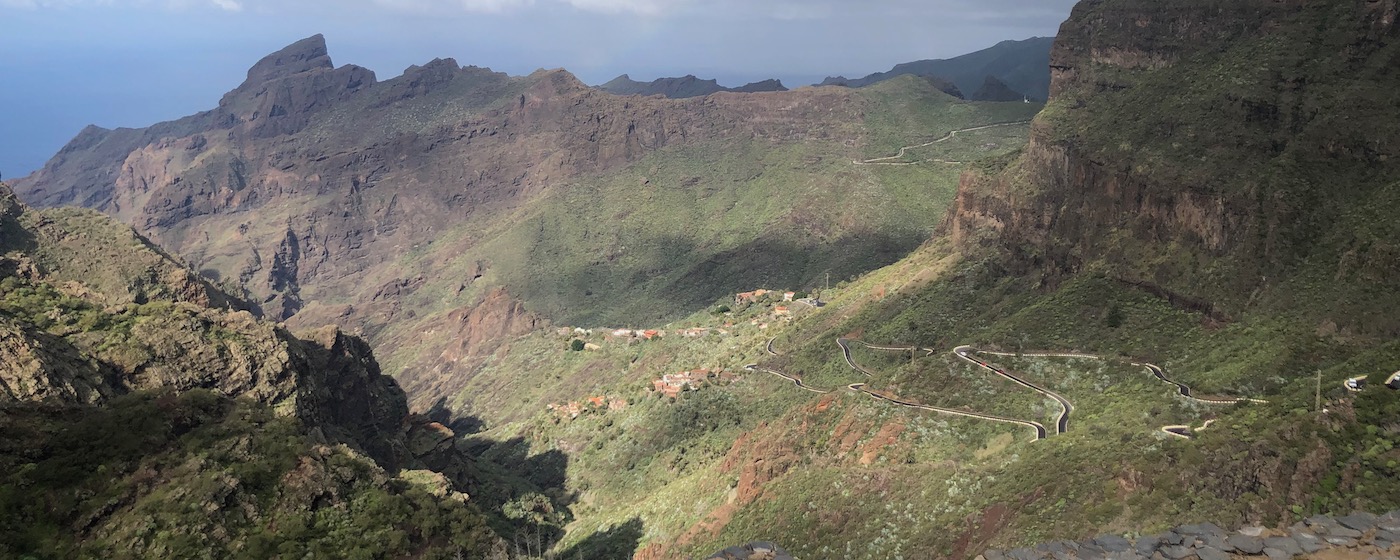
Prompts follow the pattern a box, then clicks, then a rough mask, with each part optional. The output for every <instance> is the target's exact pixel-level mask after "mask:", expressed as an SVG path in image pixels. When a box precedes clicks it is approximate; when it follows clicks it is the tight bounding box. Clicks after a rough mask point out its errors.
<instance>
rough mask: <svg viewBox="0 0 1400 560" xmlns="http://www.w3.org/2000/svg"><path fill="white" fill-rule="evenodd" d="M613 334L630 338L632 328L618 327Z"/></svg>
mask: <svg viewBox="0 0 1400 560" xmlns="http://www.w3.org/2000/svg"><path fill="white" fill-rule="evenodd" d="M612 335H613V336H615V337H617V338H630V337H631V336H632V329H617V330H615V331H613V332H612Z"/></svg>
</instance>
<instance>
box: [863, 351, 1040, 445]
mask: <svg viewBox="0 0 1400 560" xmlns="http://www.w3.org/2000/svg"><path fill="white" fill-rule="evenodd" d="M851 342H852V341H851V340H849V339H846V338H838V339H836V345H837V346H840V347H841V355H842V356H844V357H845V358H846V365H849V366H851V369H854V370H856V371H858V372H860V373H861V374H863V375H865V376H866V377H874V375H873V374H871V373H870V372H869V371H868V370H866V369H865V368H863V367H860V364H857V363H856V361H855V359H854V358H852V357H851V346H850V343H851ZM855 342H856V343H857V344H860V345H863V346H865V347H866V348H870V349H872V350H888V351H895V352H911V351H918V350H926V351H928V353H929V354H928V355H930V356H931V355H933V350H928V349H927V348H917V347H908V346H906V347H903V348H900V347H891V346H873V345H870V344H866V343H864V342H860V341H855ZM846 388H847V389H850V390H852V391H855V392H858V393H865V394H867V395H870V396H871V398H874V399H876V400H882V401H886V402H890V403H894V404H897V405H899V406H903V407H906V408H915V409H918V410H927V411H929V412H937V413H939V414H947V415H951V416H961V417H964V418H975V419H978V420H989V421H992V422H1001V423H1003V424H1015V425H1018V426H1025V427H1028V428H1031V429H1034V430H1035V441H1040V440H1042V439H1045V437H1046V430H1045V426H1044V425H1042V424H1041V423H1040V422H1033V421H1030V420H1020V419H1016V418H1007V417H1005V416H996V415H994V414H983V413H981V412H971V411H966V410H956V409H952V408H942V407H937V406H929V405H926V404H918V403H913V402H909V401H905V400H903V399H901V398H899V397H897V396H890V395H883V394H880V393H876V392H875V391H871V390H869V389H866V388H865V384H864V383H852V384H850V385H847V386H846Z"/></svg>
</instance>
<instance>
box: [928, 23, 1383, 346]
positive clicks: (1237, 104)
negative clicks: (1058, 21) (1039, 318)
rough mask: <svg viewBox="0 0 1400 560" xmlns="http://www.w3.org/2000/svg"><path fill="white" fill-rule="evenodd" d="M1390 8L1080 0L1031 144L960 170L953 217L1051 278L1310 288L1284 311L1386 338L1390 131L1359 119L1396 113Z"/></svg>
mask: <svg viewBox="0 0 1400 560" xmlns="http://www.w3.org/2000/svg"><path fill="white" fill-rule="evenodd" d="M1396 9H1397V8H1396V6H1395V4H1394V3H1393V2H1343V3H1335V2H1292V3H1285V4H1279V3H1272V2H1243V3H1234V4H1230V5H1228V6H1221V5H1217V4H1216V3H1211V2H1193V3H1188V4H1183V5H1179V6H1173V7H1172V8H1170V9H1163V8H1161V7H1160V6H1158V5H1156V4H1146V3H1137V2H1131V1H1116V2H1084V3H1081V4H1080V5H1079V6H1078V7H1076V9H1075V12H1074V17H1072V18H1071V19H1070V21H1069V22H1067V23H1066V24H1065V26H1064V27H1063V29H1062V33H1061V36H1060V39H1059V41H1058V42H1057V43H1056V48H1055V51H1054V53H1053V57H1052V58H1053V62H1052V68H1053V70H1054V84H1053V88H1052V90H1053V96H1054V101H1053V102H1052V103H1051V104H1050V105H1049V106H1048V107H1047V110H1046V111H1045V112H1044V113H1043V114H1042V115H1041V116H1040V117H1039V119H1038V120H1037V122H1036V125H1035V127H1034V129H1033V133H1032V138H1031V144H1030V146H1029V147H1028V148H1027V149H1026V151H1025V153H1024V154H1023V155H1022V156H1021V157H1020V158H1019V159H1015V160H1014V161H1009V162H1000V163H998V164H997V165H996V168H994V169H991V170H989V171H987V172H983V173H973V174H969V175H968V176H966V177H965V178H964V181H963V183H964V184H963V187H962V189H961V190H960V193H959V197H958V202H957V209H956V211H955V212H954V213H953V214H952V215H951V216H950V218H949V220H948V222H947V226H948V228H949V229H950V231H951V232H952V233H953V235H954V236H955V237H956V238H958V239H960V240H964V241H966V240H969V239H972V238H975V237H977V236H978V235H981V233H978V232H986V231H991V232H995V234H994V237H995V242H994V243H995V244H996V245H997V246H999V247H1002V248H1004V249H1006V250H1007V251H1010V252H1014V253H1016V254H1018V255H1019V256H1020V259H1019V262H1020V263H1022V265H1023V266H1025V267H1028V268H1033V269H1037V270H1041V271H1044V272H1045V273H1046V274H1048V275H1049V276H1050V277H1051V278H1053V277H1057V276H1058V277H1063V276H1065V275H1069V274H1073V273H1075V272H1077V271H1080V270H1084V269H1087V268H1092V267H1098V266H1103V267H1105V270H1107V271H1108V272H1109V273H1110V274H1112V275H1114V276H1115V277H1117V278H1120V279H1121V280H1122V281H1124V282H1126V283H1129V284H1133V285H1137V286H1142V287H1143V288H1144V289H1149V290H1153V291H1158V292H1160V293H1163V294H1168V295H1169V296H1170V297H1172V298H1174V299H1175V300H1176V301H1178V302H1179V303H1180V304H1181V305H1185V306H1188V307H1193V308H1198V309H1202V310H1206V311H1210V312H1212V313H1213V314H1214V315H1215V316H1217V317H1220V318H1227V317H1238V316H1240V315H1241V314H1245V313H1249V312H1250V311H1251V310H1257V309H1261V308H1276V307H1278V306H1288V305H1291V304H1290V303H1289V302H1294V301H1309V300H1317V299H1321V300H1324V301H1328V302H1330V303H1329V304H1328V305H1326V306H1322V305H1317V306H1313V305H1303V306H1296V307H1295V309H1294V312H1296V313H1300V314H1305V315H1306V316H1307V317H1308V320H1314V321H1316V323H1315V324H1318V325H1322V324H1327V325H1331V326H1328V327H1326V329H1328V330H1331V331H1333V332H1336V331H1341V332H1345V333H1349V334H1354V335H1360V336H1377V337H1393V336H1395V335H1396V334H1397V332H1400V322H1397V321H1395V320H1394V316H1393V314H1390V313H1389V312H1387V311H1383V309H1386V308H1388V306H1386V305H1381V306H1377V305H1375V304H1374V301H1368V302H1366V303H1362V301H1366V300H1367V299H1369V298H1375V297H1380V298H1382V301H1387V302H1394V299H1393V297H1394V296H1393V294H1389V293H1388V291H1387V290H1382V289H1381V287H1382V285H1383V284H1385V282H1386V280H1384V279H1385V278H1387V277H1390V276H1391V275H1393V273H1394V272H1395V271H1397V270H1400V268H1397V267H1400V260H1398V259H1397V249H1396V247H1395V245H1394V243H1393V240H1394V239H1396V237H1397V234H1400V230H1397V229H1396V228H1395V227H1394V224H1395V223H1396V222H1395V221H1394V220H1389V219H1387V218H1386V216H1389V215H1391V214H1392V213H1394V212H1395V211H1396V210H1400V200H1397V199H1396V196H1395V193H1396V192H1397V191H1396V185H1397V180H1400V168H1397V167H1396V158H1395V154H1392V153H1390V152H1391V151H1392V148H1390V146H1393V145H1394V144H1395V143H1396V142H1395V141H1396V138H1395V133H1394V130H1392V129H1391V128H1388V127H1385V126H1382V125H1379V124H1375V120H1374V119H1371V118H1370V117H1369V116H1368V115H1378V114H1394V113H1395V111H1396V110H1397V105H1396V103H1395V101H1394V100H1393V99H1391V98H1390V97H1388V96H1385V95H1381V94H1380V93H1379V92H1382V91H1387V90H1388V89H1389V87H1390V85H1388V84H1394V83H1395V82H1396V75H1395V74H1394V73H1393V72H1391V71H1390V70H1389V68H1388V66H1387V64H1386V62H1385V61H1388V60H1391V59H1392V58H1393V57H1394V56H1395V47H1394V45H1393V44H1392V42H1391V41H1390V39H1391V38H1393V37H1395V35H1396V33H1397V27H1396V25H1395V12H1396ZM1127 22H1132V23H1131V24H1129V23H1127ZM1183 29H1184V30H1187V31H1186V32H1181V31H1179V30H1183ZM1339 51H1345V53H1346V54H1345V55H1340V54H1337V52H1339ZM1246 66H1247V67H1246ZM1221 75H1231V76H1234V77H1232V78H1231V79H1230V80H1218V79H1213V78H1211V76H1221ZM1183 83H1191V84H1194V85H1193V86H1192V87H1190V88H1187V89H1184V90H1183V89H1181V88H1179V87H1178V86H1179V84H1183ZM1164 91H1175V93H1174V94H1173V95H1172V96H1171V97H1170V98H1169V99H1163V97H1162V92H1164ZM1343 99H1345V100H1346V101H1345V102H1341V101H1340V100H1343ZM1052 282H1053V280H1052ZM1378 290H1380V291H1378Z"/></svg>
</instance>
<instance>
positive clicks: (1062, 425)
mask: <svg viewBox="0 0 1400 560" xmlns="http://www.w3.org/2000/svg"><path fill="white" fill-rule="evenodd" d="M976 353H978V352H977V350H975V349H973V348H972V347H971V346H959V347H957V348H954V349H953V354H956V355H957V356H958V357H959V358H962V359H964V360H966V361H968V362H971V363H973V364H976V365H978V366H981V367H982V368H983V369H986V370H987V371H990V372H992V373H995V374H997V375H1000V376H1002V377H1004V378H1006V379H1010V380H1011V381H1012V382H1014V383H1017V384H1019V385H1021V386H1023V387H1026V388H1028V389H1030V390H1032V391H1035V392H1037V393H1040V394H1042V395H1045V396H1047V397H1050V398H1052V399H1055V401H1056V402H1058V403H1060V417H1059V418H1058V419H1056V420H1055V433H1059V434H1063V433H1065V431H1066V430H1068V429H1069V415H1070V413H1072V412H1074V405H1073V404H1071V403H1070V402H1069V399H1066V398H1064V397H1062V396H1060V394H1059V393H1056V392H1054V391H1051V390H1049V389H1046V388H1044V387H1041V386H1040V385H1036V384H1035V383H1031V382H1030V381H1026V380H1025V379H1021V378H1020V377H1017V376H1015V375H1012V374H1011V373H1008V372H1007V371H1006V370H1003V369H1001V368H998V367H996V366H994V365H992V364H989V363H987V362H984V361H982V360H979V359H977V358H974V357H972V356H969V355H968V354H976ZM1022 355H1023V356H1024V355H1025V354H1022Z"/></svg>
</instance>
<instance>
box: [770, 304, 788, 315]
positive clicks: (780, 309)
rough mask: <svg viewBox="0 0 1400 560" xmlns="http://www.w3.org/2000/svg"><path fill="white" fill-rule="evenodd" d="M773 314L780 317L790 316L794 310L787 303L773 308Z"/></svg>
mask: <svg viewBox="0 0 1400 560" xmlns="http://www.w3.org/2000/svg"><path fill="white" fill-rule="evenodd" d="M773 314H774V315H777V316H779V317H788V316H791V315H792V310H791V309H788V308H787V306H785V305H779V306H777V307H774V308H773Z"/></svg>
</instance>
